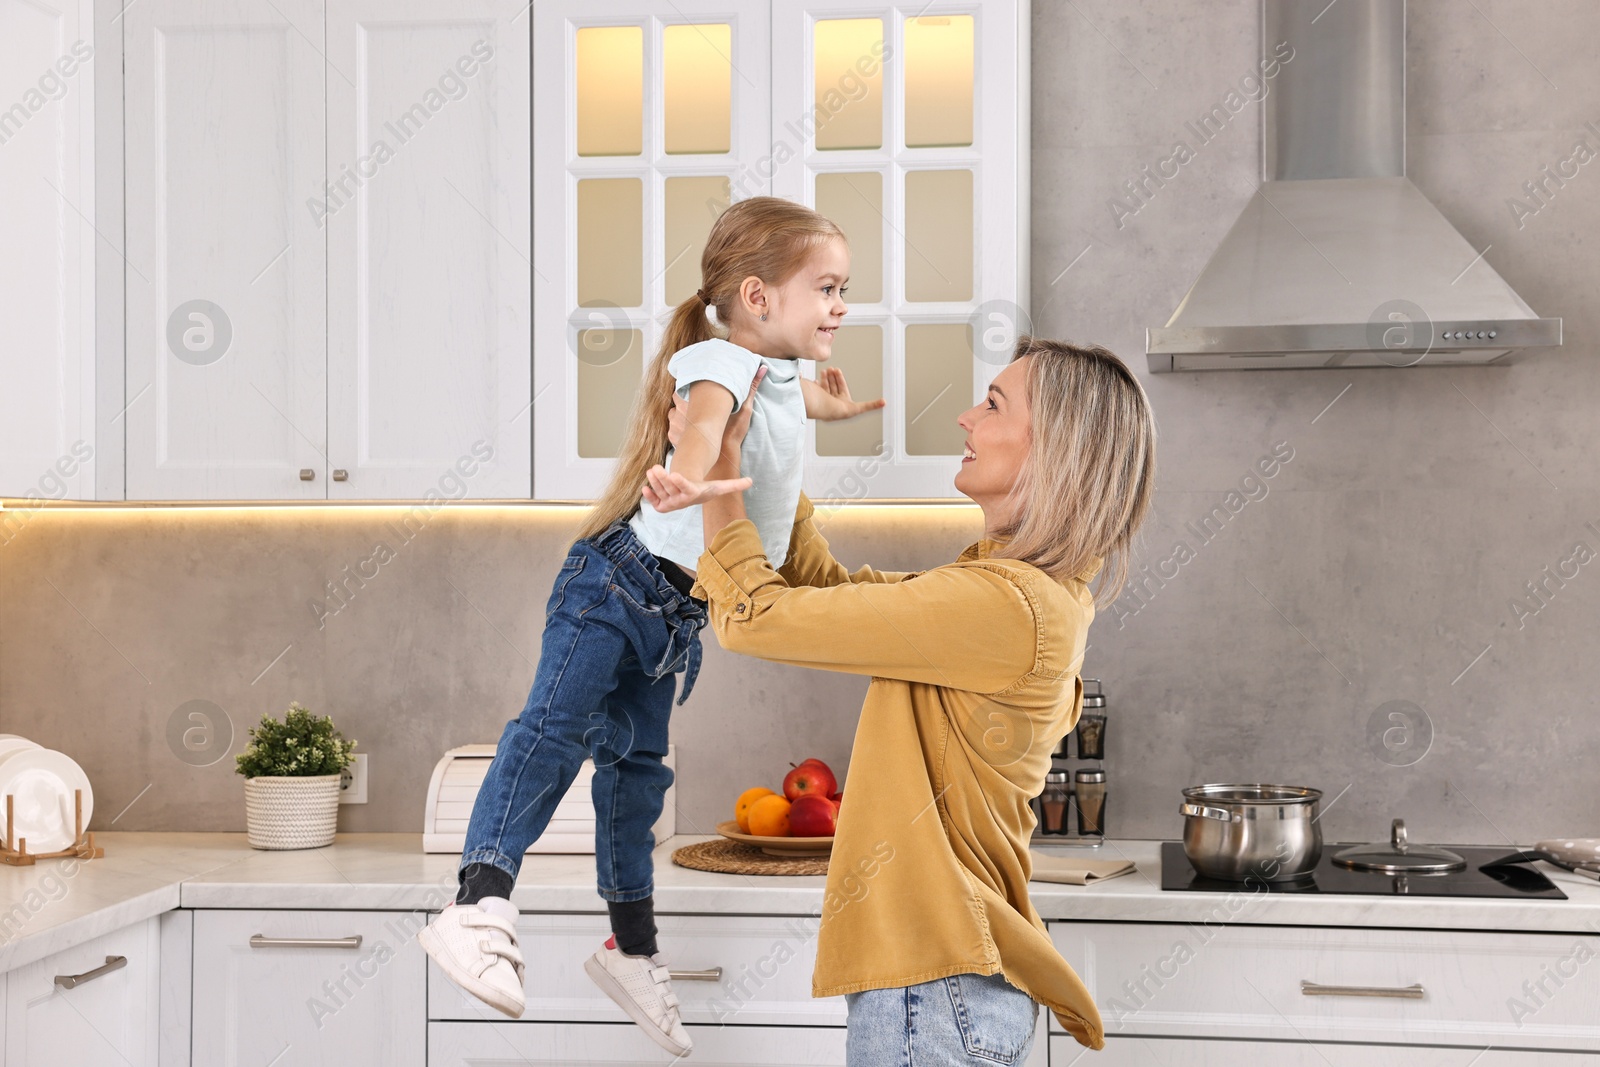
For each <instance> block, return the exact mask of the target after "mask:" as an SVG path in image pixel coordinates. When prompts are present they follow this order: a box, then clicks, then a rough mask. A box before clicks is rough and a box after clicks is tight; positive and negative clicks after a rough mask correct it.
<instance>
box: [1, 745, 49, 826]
mask: <svg viewBox="0 0 1600 1067" xmlns="http://www.w3.org/2000/svg"><path fill="white" fill-rule="evenodd" d="M38 747H39V746H38V745H37V744H35V743H34V742H32V741H29V740H28V739H27V738H26V737H22V736H20V735H18V734H0V760H4V759H5V758H6V757H7V756H9V755H11V753H13V752H21V751H23V750H24V749H30V748H38ZM3 818H5V812H4V811H0V819H3ZM3 832H4V831H3V829H0V833H3Z"/></svg>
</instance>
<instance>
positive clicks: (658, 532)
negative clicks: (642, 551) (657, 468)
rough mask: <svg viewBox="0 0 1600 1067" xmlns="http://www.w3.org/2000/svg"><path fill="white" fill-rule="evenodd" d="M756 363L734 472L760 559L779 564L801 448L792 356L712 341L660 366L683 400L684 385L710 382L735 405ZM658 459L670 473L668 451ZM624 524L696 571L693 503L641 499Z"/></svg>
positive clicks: (700, 534) (698, 548)
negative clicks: (762, 553)
mask: <svg viewBox="0 0 1600 1067" xmlns="http://www.w3.org/2000/svg"><path fill="white" fill-rule="evenodd" d="M763 364H765V365H766V368H767V376H766V377H765V378H763V379H761V385H760V386H759V387H758V388H757V389H756V397H755V402H754V403H755V408H754V410H753V411H752V412H751V413H750V432H749V433H748V434H747V435H746V436H745V439H744V445H743V447H742V448H741V449H740V452H739V473H740V474H741V475H743V476H744V477H746V478H749V479H750V480H751V485H750V488H749V489H746V490H745V493H744V507H745V513H746V514H747V515H749V517H750V521H751V522H754V523H755V524H756V532H757V533H759V534H760V535H761V547H762V548H763V549H765V550H766V553H767V559H768V560H770V561H771V562H772V565H773V566H774V567H781V566H783V562H784V560H785V559H786V558H787V556H788V554H789V535H790V534H791V533H792V532H793V529H794V512H795V507H796V506H797V505H798V504H799V503H800V476H801V465H802V462H803V452H804V448H805V428H806V403H805V398H804V397H803V396H802V395H801V393H800V373H799V367H798V366H797V364H796V361H795V360H792V359H769V358H768V357H766V356H758V355H756V354H755V353H754V352H752V351H750V350H749V349H748V348H743V347H741V346H739V345H736V344H734V343H733V342H731V341H724V340H721V339H720V338H713V339H711V340H709V341H701V342H700V343H698V344H693V345H690V346H689V347H687V348H684V349H680V350H679V351H678V352H677V353H675V354H674V355H673V357H672V359H671V360H670V361H668V363H667V371H668V373H670V374H671V375H672V378H673V381H674V382H675V383H676V388H677V390H678V394H679V395H680V396H682V397H684V398H685V399H688V396H689V386H690V385H692V384H694V383H695V382H706V381H710V382H716V383H717V384H718V385H721V386H723V387H724V388H725V389H727V390H728V392H730V393H732V394H733V396H734V402H735V403H736V404H743V403H744V398H745V396H746V395H748V394H749V392H750V382H751V380H752V379H753V378H755V376H756V371H757V370H758V369H759V368H760V367H761V366H762V365H763ZM735 410H737V409H735ZM665 463H666V466H667V469H668V470H671V469H672V450H671V449H668V450H667V458H666V460H665ZM629 525H630V526H631V527H632V528H633V532H634V533H635V534H637V535H638V536H639V540H640V541H643V542H644V546H645V547H646V548H648V549H649V550H650V551H651V552H654V553H655V554H656V555H658V556H660V557H662V558H664V559H670V560H671V561H672V562H674V563H676V564H678V565H679V566H680V567H687V568H688V569H689V570H696V569H698V568H699V566H700V553H701V552H703V551H704V550H705V531H704V528H703V527H702V526H701V519H700V506H699V505H698V504H696V505H695V506H694V507H690V508H684V509H683V510H681V511H670V512H667V513H666V514H665V515H663V514H662V513H661V512H659V511H657V510H656V509H655V508H654V507H652V506H651V505H650V503H649V502H648V501H645V502H641V503H640V505H639V510H638V511H637V512H635V513H634V516H633V518H632V520H630V522H629Z"/></svg>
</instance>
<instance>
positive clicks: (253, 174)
mask: <svg viewBox="0 0 1600 1067" xmlns="http://www.w3.org/2000/svg"><path fill="white" fill-rule="evenodd" d="M122 25H123V27H124V31H123V32H124V41H125V48H126V55H125V59H124V79H125V82H124V94H125V109H126V117H125V124H126V147H125V162H126V170H127V177H126V182H127V185H126V213H127V249H126V254H127V265H126V269H125V271H124V279H125V284H126V292H127V382H126V396H125V398H124V399H125V402H126V403H127V409H126V412H125V413H124V414H123V415H122V416H121V418H120V419H119V420H118V422H117V423H115V424H114V425H121V424H122V422H124V421H125V423H126V426H127V471H128V497H129V499H135V500H137V499H145V500H149V499H188V500H194V499H202V500H204V499H212V500H215V499H230V498H235V499H263V498H264V499H286V498H320V497H324V496H326V484H327V483H326V478H327V466H328V465H327V462H326V459H325V453H326V450H327V441H326V428H325V420H326V395H325V394H326V390H325V374H326V356H327V353H326V316H325V313H324V308H325V304H326V300H327V292H326V286H325V272H324V258H325V253H326V247H325V233H326V231H325V229H324V225H323V222H322V220H319V219H317V218H315V217H314V216H313V213H312V212H311V211H309V210H307V207H306V202H307V200H308V199H311V198H314V197H317V196H319V195H320V194H321V193H322V185H323V181H324V179H325V174H324V166H323V160H324V152H325V150H324V143H323V141H324V129H325V125H324V111H325V107H324V105H325V98H324V92H323V84H324V77H325V71H324V64H323V58H322V52H323V50H324V47H323V6H322V4H321V3H320V2H319V0H140V2H139V3H136V4H129V5H126V13H125V14H124V16H123V20H122ZM326 76H327V77H332V78H335V79H337V76H336V75H332V74H328V75H326ZM302 472H306V473H307V475H308V477H307V478H306V479H304V480H303V479H302V478H301V474H302Z"/></svg>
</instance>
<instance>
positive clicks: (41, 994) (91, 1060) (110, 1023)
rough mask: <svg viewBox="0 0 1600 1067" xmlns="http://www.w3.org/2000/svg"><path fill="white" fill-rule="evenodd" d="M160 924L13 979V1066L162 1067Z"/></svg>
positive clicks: (122, 933) (9, 996)
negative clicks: (158, 1044)
mask: <svg viewBox="0 0 1600 1067" xmlns="http://www.w3.org/2000/svg"><path fill="white" fill-rule="evenodd" d="M159 974H160V935H159V932H158V922H157V920H155V919H149V920H146V921H144V922H141V923H135V924H134V925H132V926H129V927H125V928H124V929H122V930H118V931H116V932H114V933H110V934H106V935H104V936H101V937H97V938H94V939H93V940H91V941H87V942H85V943H83V944H81V945H78V946H77V947H76V948H71V949H67V950H66V951H63V952H58V953H56V954H55V955H53V956H47V957H45V958H44V959H42V960H38V961H36V962H34V963H30V964H27V965H26V966H23V967H19V968H17V969H16V970H13V971H11V972H10V973H9V974H8V975H6V976H5V983H4V992H5V1028H4V1056H3V1058H0V1063H4V1065H5V1067H105V1065H107V1064H126V1065H128V1067H154V1065H155V1063H156V1051H157V1047H156V1042H157V1034H156V1031H157V1012H158V1004H157V1001H158V994H157V982H158V978H159Z"/></svg>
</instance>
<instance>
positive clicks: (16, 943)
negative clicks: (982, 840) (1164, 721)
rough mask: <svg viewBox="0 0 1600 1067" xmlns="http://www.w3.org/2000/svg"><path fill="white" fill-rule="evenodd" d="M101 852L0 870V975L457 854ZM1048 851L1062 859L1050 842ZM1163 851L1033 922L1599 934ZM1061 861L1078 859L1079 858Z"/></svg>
mask: <svg viewBox="0 0 1600 1067" xmlns="http://www.w3.org/2000/svg"><path fill="white" fill-rule="evenodd" d="M95 837H96V841H97V843H98V844H101V845H103V846H104V847H105V850H106V854H105V856H104V857H103V858H101V859H98V860H93V861H86V862H85V861H79V862H77V863H75V864H74V863H71V862H69V861H61V860H43V861H40V862H39V863H38V864H37V865H35V866H33V867H20V868H13V867H3V868H0V972H4V971H7V970H11V969H12V968H15V967H19V966H22V965H23V964H26V963H31V962H33V961H34V960H38V959H42V958H43V957H45V956H48V955H50V954H51V953H54V952H59V951H62V950H64V949H67V948H71V947H73V946H74V945H78V944H82V943H83V942H84V941H87V940H89V939H90V938H93V937H98V936H100V935H101V934H104V933H109V932H111V931H112V930H116V929H119V928H121V927H124V926H127V925H130V924H132V923H135V922H139V921H141V920H143V919H148V918H150V917H152V916H155V915H160V914H162V913H164V912H167V911H171V910H172V909H174V908H180V907H182V908H241V909H243V908H260V909H272V908H278V909H285V908H292V909H308V910H359V911H367V910H376V911H390V910H393V911H409V910H414V909H422V910H430V911H431V910H436V909H438V908H440V907H442V906H443V905H444V904H445V902H447V901H448V900H449V899H450V898H451V897H452V896H454V894H455V868H456V857H455V856H453V855H442V854H433V855H429V854H424V853H423V852H422V851H421V846H422V842H421V835H419V834H340V835H339V837H338V838H337V839H336V841H335V842H334V844H332V845H330V846H329V847H327V848H321V849H310V850H306V851H302V852H261V851H257V850H255V849H252V848H250V847H249V845H248V844H247V843H246V842H245V838H244V835H243V834H204V833H108V834H96V835H95ZM703 840H706V838H704V837H691V836H679V837H674V838H672V839H670V840H668V841H667V842H665V843H664V844H662V845H661V846H660V847H658V848H657V850H656V907H657V909H658V910H659V911H661V912H663V913H679V914H684V913H701V914H724V915H738V914H745V915H815V914H817V913H818V912H819V911H820V909H821V906H822V890H823V879H822V878H821V876H816V877H757V876H745V875H725V874H710V873H707V872H704V871H691V870H688V869H686V868H683V867H677V866H674V865H673V864H672V862H671V859H670V855H671V853H672V851H673V850H674V849H676V848H679V847H681V846H683V845H686V844H690V843H693V842H695V841H703ZM1044 851H1049V852H1057V851H1069V850H1058V849H1051V848H1047V849H1045V850H1044ZM1159 852H1160V842H1157V841H1108V842H1107V843H1106V844H1105V846H1104V847H1103V848H1101V849H1099V850H1096V851H1095V853H1094V857H1095V858H1099V859H1118V858H1126V859H1131V860H1133V861H1134V863H1135V864H1136V865H1137V868H1138V869H1137V870H1136V871H1135V872H1134V873H1133V874H1129V875H1124V876H1122V877H1119V878H1114V879H1111V880H1109V881H1105V882H1099V883H1096V884H1094V885H1089V886H1068V885H1057V884H1053V883H1046V882H1034V883H1033V884H1032V885H1031V886H1030V893H1031V895H1032V897H1033V902H1034V906H1035V907H1036V908H1037V909H1038V911H1039V914H1040V915H1041V916H1042V917H1043V918H1045V919H1047V920H1048V919H1071V920H1083V921H1101V922H1166V923H1201V922H1209V923H1247V924H1262V925H1292V926H1351V927H1402V928H1431V929H1444V930H1513V931H1526V932H1544V933H1562V932H1577V931H1585V930H1591V929H1595V928H1600V883H1596V882H1593V881H1590V880H1588V879H1586V878H1583V877H1581V876H1579V875H1575V874H1569V873H1567V872H1565V871H1561V870H1557V869H1556V868H1553V867H1549V866H1547V865H1543V864H1541V865H1540V868H1541V869H1542V870H1543V871H1544V873H1545V874H1547V875H1549V876H1550V878H1551V880H1552V881H1554V882H1555V883H1556V884H1557V885H1559V886H1560V887H1561V888H1562V890H1563V891H1565V892H1566V894H1567V896H1568V898H1569V899H1567V900H1504V899H1500V900H1495V899H1465V898H1464V899H1450V898H1440V897H1364V896H1331V895H1330V896H1301V895H1273V894H1265V893H1247V892H1240V893H1236V894H1217V893H1164V892H1162V891H1161V886H1160V881H1161V879H1160V860H1159V858H1158V857H1159ZM1070 854H1076V855H1089V853H1088V852H1087V851H1086V850H1074V851H1071V852H1070ZM512 900H513V902H514V903H515V904H516V905H517V906H518V907H519V908H521V909H522V910H524V911H559V912H603V911H604V910H605V909H604V905H603V903H602V902H601V900H600V898H599V897H598V896H596V895H595V890H594V857H593V856H529V857H528V858H527V860H526V861H525V863H524V864H523V868H522V876H521V878H520V879H519V880H518V883H517V888H516V890H515V892H514V893H513V894H512Z"/></svg>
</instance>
